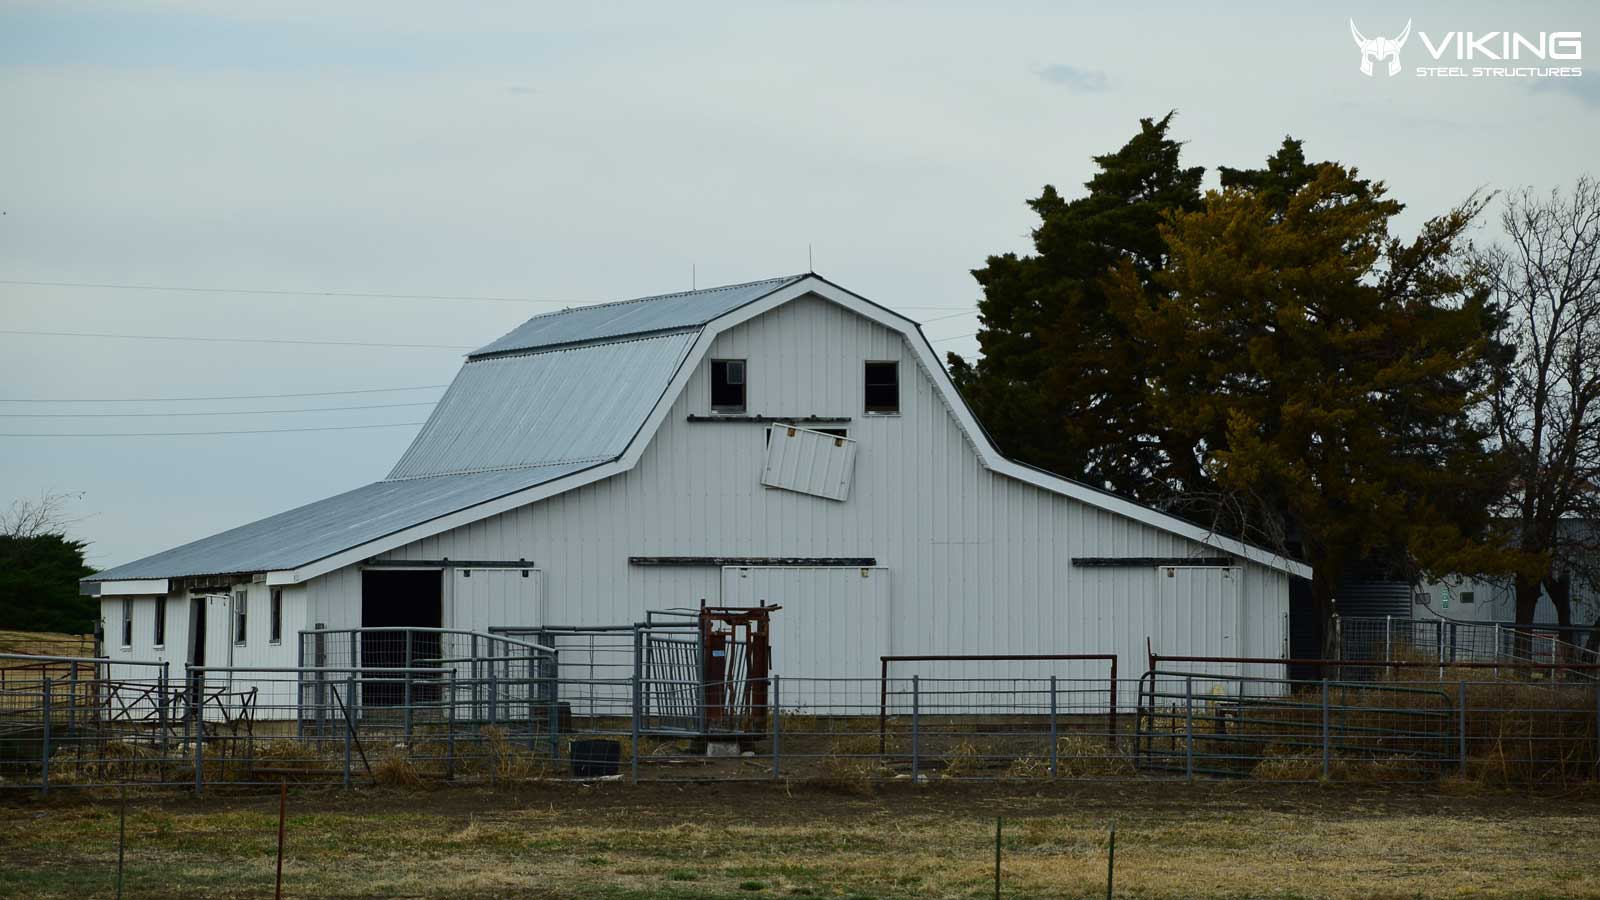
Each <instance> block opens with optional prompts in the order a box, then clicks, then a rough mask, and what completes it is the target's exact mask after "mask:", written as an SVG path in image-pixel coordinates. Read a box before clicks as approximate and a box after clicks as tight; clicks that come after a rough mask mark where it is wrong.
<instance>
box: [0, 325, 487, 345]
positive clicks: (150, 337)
mask: <svg viewBox="0 0 1600 900" xmlns="http://www.w3.org/2000/svg"><path fill="white" fill-rule="evenodd" d="M0 334H22V335H37V336H42V337H86V338H120V339H125V340H134V341H200V342H203V343H221V344H310V345H315V346H321V347H390V348H398V349H404V350H473V349H476V348H475V347H469V346H463V345H460V344H382V343H374V342H371V341H313V340H301V339H298V338H232V337H188V336H178V335H168V334H110V333H106V332H97V331H23V330H20V329H11V328H0Z"/></svg>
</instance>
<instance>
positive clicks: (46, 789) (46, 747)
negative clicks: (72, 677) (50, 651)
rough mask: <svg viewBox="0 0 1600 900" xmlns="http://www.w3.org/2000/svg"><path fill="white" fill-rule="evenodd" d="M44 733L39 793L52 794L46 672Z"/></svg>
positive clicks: (46, 679)
mask: <svg viewBox="0 0 1600 900" xmlns="http://www.w3.org/2000/svg"><path fill="white" fill-rule="evenodd" d="M43 699H44V734H43V735H42V738H43V739H42V740H41V741H40V742H39V744H40V750H39V752H40V753H41V754H43V756H42V758H41V759H40V760H39V793H41V794H43V795H45V796H47V797H48V796H49V795H50V674H49V673H48V672H46V673H45V678H44V698H43Z"/></svg>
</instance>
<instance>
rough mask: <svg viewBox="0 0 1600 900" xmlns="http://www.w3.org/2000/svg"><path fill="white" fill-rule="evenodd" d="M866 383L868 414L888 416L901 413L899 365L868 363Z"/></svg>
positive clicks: (893, 363) (892, 363)
mask: <svg viewBox="0 0 1600 900" xmlns="http://www.w3.org/2000/svg"><path fill="white" fill-rule="evenodd" d="M865 383H866V392H865V393H866V401H867V402H866V408H867V412H869V413H880V414H888V413H898V412H899V411H900V364H899V363H895V362H869V363H867V371H866V379H865Z"/></svg>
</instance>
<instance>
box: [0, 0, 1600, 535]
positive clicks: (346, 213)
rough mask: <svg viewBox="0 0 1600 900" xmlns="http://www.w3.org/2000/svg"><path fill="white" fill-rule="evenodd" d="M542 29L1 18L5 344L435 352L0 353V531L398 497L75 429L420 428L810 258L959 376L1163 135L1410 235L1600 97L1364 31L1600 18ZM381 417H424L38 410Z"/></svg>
mask: <svg viewBox="0 0 1600 900" xmlns="http://www.w3.org/2000/svg"><path fill="white" fill-rule="evenodd" d="M537 6H538V5H537V4H533V3H527V2H513V0H507V2H497V3H467V2H460V3H449V4H445V3H437V2H412V0H385V2H381V3H380V2H365V0H362V2H354V0H353V2H344V3H328V2H325V0H316V2H311V0H275V2H272V3H258V4H242V3H236V2H210V0H171V2H149V3H115V2H106V3H95V2H79V3H73V4H65V3H61V2H59V0H54V2H45V3H0V121H3V122H4V132H3V135H4V136H3V139H0V211H3V213H4V215H0V280H4V281H5V282H7V283H4V284H0V330H4V331H6V332H16V331H31V332H39V331H53V332H78V333H84V332H88V333H95V334H113V335H152V336H169V337H175V336H191V337H209V338H248V339H252V340H261V341H266V340H273V339H283V340H309V341H353V342H365V343H376V344H408V345H438V346H431V347H393V346H390V347H360V346H345V347H342V346H321V345H309V344H294V343H268V342H260V343H244V342H240V343H222V342H200V341H157V340H135V339H126V338H113V337H83V336H44V335H38V334H15V333H0V413H3V414H4V417H3V419H0V432H3V433H4V436H0V505H3V504H4V503H6V502H9V500H10V498H14V497H27V496H36V495H37V494H38V493H39V492H41V491H75V492H78V491H81V492H82V493H83V497H82V499H81V500H79V501H77V502H75V503H74V505H73V507H72V513H73V515H75V516H78V517H81V520H80V521H79V522H78V523H77V524H76V525H75V526H74V530H75V531H76V533H77V534H78V535H79V536H80V537H82V538H84V539H86V540H89V541H91V542H92V545H91V547H90V551H89V557H90V561H91V563H92V564H94V565H96V566H107V565H112V564H115V563H120V562H126V561H128V560H131V559H133V558H136V557H138V556H142V555H145V554H148V553H152V552H155V551H158V550H161V549H164V548H166V547H169V546H173V545H175V544H178V543H181V542H184V541H188V540H192V539H194V538H198V537H202V536H204V535H206V534H209V533H212V532H215V531H218V530H221V529H224V528H227V527H231V526H234V525H238V524H242V523H244V522H247V521H250V520H252V519H255V518H259V517H261V516H263V515H268V514H271V513H274V512H279V511H281V510H284V509H288V508H291V507H293V506H296V505H299V504H301V503H305V502H308V501H311V500H315V499H318V498H320V497H324V496H327V495H330V494H333V493H337V492H339V491H342V490H345V489H349V488H352V487H356V486H359V485H361V484H365V483H367V482H369V481H373V480H376V479H378V478H381V477H382V476H383V475H384V474H385V472H386V471H387V470H388V468H389V467H390V466H391V465H392V463H393V462H394V460H395V459H396V458H398V456H399V454H400V453H401V451H402V450H403V449H404V448H405V446H406V444H407V443H408V442H409V440H410V438H411V436H412V435H413V434H414V433H415V431H416V427H415V425H404V424H397V425H395V427H379V428H370V429H359V430H355V429H352V430H321V431H277V432H276V433H270V434H256V435H238V434H230V435H210V436H202V435H189V436H174V435H159V436H137V437H121V438H117V437H91V436H84V435H88V434H102V433H106V432H114V433H131V432H195V431H243V430H268V429H291V428H324V427H330V426H339V427H341V428H342V427H344V426H354V425H386V424H390V423H417V422H421V421H422V420H423V419H424V418H425V417H426V415H427V411H428V405H427V404H428V403H429V402H431V401H432V400H434V399H436V398H437V397H438V396H439V394H440V393H441V390H440V389H439V388H437V387H434V388H427V389H415V388H421V387H422V386H427V385H435V386H437V385H443V384H445V383H447V382H448V381H449V380H450V378H451V377H452V375H453V374H454V372H455V370H456V369H457V367H458V366H459V365H460V361H461V353H462V352H463V351H462V350H461V349H456V348H467V347H473V346H477V345H481V344H484V343H487V342H488V341H490V340H492V339H493V338H495V337H497V336H499V335H500V334H502V333H503V332H505V331H507V330H509V329H510V328H511V327H512V326H514V325H515V324H517V323H518V322H520V321H521V320H522V319H524V318H526V317H527V316H529V315H532V314H534V313H538V312H544V311H548V310H551V309H556V308H560V307H561V306H564V305H571V304H577V303H583V302H591V301H597V300H607V299H622V298H628V297H633V296H639V295H642V294H649V293H661V292H665V291H674V290H682V289H686V288H688V287H689V286H690V280H691V273H692V272H693V273H695V274H694V276H693V277H695V278H697V279H698V283H699V285H700V286H702V287H704V286H708V285H713V284H722V283H728V282H736V281H745V280H751V279H755V278H761V277H766V276H771V275H778V274H789V273H793V272H797V271H804V270H805V269H806V266H807V247H808V245H809V246H811V247H812V248H813V252H814V259H815V266H816V269H817V271H818V272H821V273H822V274H824V275H827V276H828V277H830V278H832V279H833V280H835V281H837V282H839V283H841V284H843V285H845V286H846V287H848V288H850V289H852V290H854V291H856V292H858V293H861V294H863V295H865V296H867V297H869V298H871V299H873V300H876V301H878V302H880V303H883V304H885V305H888V306H892V307H896V308H899V309H901V310H903V311H905V312H906V313H907V314H909V315H911V316H912V317H913V318H916V319H918V320H920V321H925V322H927V323H928V324H927V325H926V328H925V330H926V332H927V333H928V334H929V336H930V337H931V338H932V339H933V340H934V341H935V342H936V346H937V347H939V348H940V349H942V350H957V351H960V352H963V353H971V352H972V351H973V350H974V349H975V347H976V344H975V341H974V340H973V339H972V338H971V337H968V336H966V335H970V333H971V332H973V331H974V330H976V328H977V324H976V321H975V319H974V318H973V316H972V314H971V310H972V305H973V303H974V301H975V300H976V297H977V293H978V292H977V288H976V285H975V283H974V282H973V280H972V277H971V275H970V274H969V270H970V269H972V268H974V267H978V266H981V265H982V264H983V261H984V258H985V256H986V255H988V254H991V253H997V252H1003V251H1008V250H1019V251H1020V250H1025V249H1027V248H1028V247H1029V243H1028V231H1029V229H1030V228H1031V227H1032V226H1033V225H1034V220H1033V219H1032V217H1031V215H1030V213H1029V211H1028V209H1027V208H1026V206H1025V205H1024V201H1025V200H1026V199H1027V198H1029V197H1033V196H1035V195H1037V193H1038V191H1039V188H1040V187H1041V186H1042V185H1044V184H1046V183H1054V184H1056V185H1058V186H1059V187H1061V189H1062V190H1063V191H1064V192H1066V193H1067V194H1068V195H1073V194H1075V193H1077V191H1078V190H1079V185H1080V184H1081V183H1082V182H1083V181H1084V180H1085V179H1086V178H1087V177H1088V176H1089V175H1090V173H1091V164H1090V160H1089V157H1090V156H1091V155H1092V154H1095V153H1102V152H1106V151H1109V150H1112V149H1114V148H1116V147H1117V146H1119V145H1120V144H1121V143H1122V142H1123V141H1125V140H1126V139H1127V138H1128V137H1129V136H1130V135H1132V134H1133V132H1134V131H1135V130H1136V128H1137V120H1138V118H1139V117H1141V116H1158V115H1161V114H1163V113H1165V112H1166V111H1167V110H1169V109H1176V110H1178V113H1179V115H1178V118H1177V120H1176V127H1175V135H1176V136H1177V137H1178V138H1180V139H1182V140H1185V141H1187V142H1188V146H1187V148H1186V153H1187V156H1188V162H1189V164H1191V165H1204V166H1206V167H1207V169H1208V170H1212V171H1213V172H1214V169H1215V167H1216V166H1217V165H1218V164H1228V165H1234V166H1242V165H1247V164H1251V163H1255V162H1257V161H1259V160H1260V159H1262V158H1263V157H1264V156H1266V155H1267V154H1268V153H1269V152H1271V151H1272V150H1273V149H1274V148H1275V147H1276V145H1277V144H1278V142H1279V141H1280V140H1281V139H1282V138H1283V136H1284V135H1285V134H1292V135H1294V136H1296V137H1299V138H1302V139H1304V140H1305V141H1306V144H1307V151H1308V153H1309V154H1310V155H1311V156H1312V157H1313V158H1316V159H1325V158H1332V159H1338V160H1341V161H1344V162H1346V163H1349V164H1353V165H1357V166H1359V167H1360V168H1361V170H1362V171H1363V172H1364V173H1366V174H1368V175H1370V176H1372V177H1376V178H1381V179H1383V180H1384V181H1386V182H1388V183H1389V185H1390V186H1391V188H1392V190H1393V192H1394V194H1395V195H1396V196H1397V197H1398V198H1399V199H1401V200H1402V201H1404V202H1405V203H1406V204H1408V207H1409V208H1408V211H1407V214H1406V217H1405V220H1404V221H1403V222H1402V225H1403V226H1404V227H1408V228H1409V227H1415V225H1416V224H1417V223H1418V222H1419V221H1420V220H1421V219H1422V218H1423V217H1424V216H1426V215H1430V214H1433V213H1437V212H1439V211H1441V210H1443V209H1444V208H1446V207H1448V206H1449V205H1451V204H1453V203H1455V202H1457V201H1459V200H1460V199H1461V198H1462V197H1463V196H1465V195H1466V194H1467V193H1468V192H1470V191H1471V190H1473V189H1474V188H1477V187H1480V186H1485V187H1491V188H1504V187H1512V186H1517V185H1523V184H1533V185H1538V186H1543V187H1550V186H1554V185H1556V184H1558V183H1563V182H1570V181H1571V179H1573V178H1574V177H1576V176H1577V175H1579V174H1580V173H1582V172H1584V171H1586V169H1588V170H1593V169H1594V168H1595V166H1594V163H1595V160H1596V158H1597V151H1596V144H1597V140H1596V139H1597V137H1600V129H1597V116H1600V72H1596V73H1595V74H1593V75H1588V76H1585V77H1583V78H1576V79H1559V80H1548V81H1545V82H1537V81H1534V80H1530V79H1519V80H1514V81H1513V80H1494V79H1470V78H1461V79H1435V80H1428V79H1421V78H1416V77H1414V76H1413V75H1412V74H1411V73H1410V72H1409V67H1412V66H1416V65H1423V64H1426V63H1428V62H1429V61H1428V59H1427V57H1426V55H1425V53H1424V51H1423V49H1422V46H1421V42H1420V41H1419V40H1418V39H1417V38H1416V37H1415V36H1413V37H1412V38H1411V39H1410V41H1409V42H1408V43H1407V45H1406V47H1405V48H1404V50H1403V58H1404V60H1405V62H1406V64H1407V67H1408V71H1407V72H1404V73H1402V75H1401V76H1398V77H1395V78H1393V79H1391V78H1389V77H1387V76H1386V75H1385V74H1384V72H1383V67H1382V66H1381V65H1380V67H1379V70H1378V72H1377V74H1376V76H1374V77H1371V78H1369V77H1366V76H1363V75H1362V74H1361V73H1360V71H1359V69H1358V65H1359V62H1360V54H1359V51H1358V50H1357V49H1356V47H1355V44H1354V43H1353V41H1352V38H1351V35H1350V30H1349V23H1348V21H1347V20H1348V18H1349V17H1354V18H1355V20H1356V22H1357V24H1358V25H1359V27H1360V28H1361V29H1362V30H1363V32H1365V33H1366V34H1367V35H1368V36H1379V35H1384V36H1390V37H1392V36H1395V35H1398V34H1399V33H1400V31H1401V30H1402V28H1403V27H1404V25H1405V22H1406V20H1407V19H1408V18H1410V19H1412V20H1414V26H1413V27H1414V28H1415V29H1417V30H1418V31H1423V32H1428V33H1430V35H1432V36H1433V39H1434V40H1435V41H1437V40H1438V36H1439V35H1441V34H1443V33H1445V32H1448V31H1452V30H1475V31H1479V32H1482V31H1490V30H1517V31H1521V32H1524V33H1529V34H1533V33H1537V32H1539V31H1583V32H1586V34H1587V36H1589V37H1590V39H1591V40H1592V41H1600V15H1597V13H1596V10H1597V9H1600V7H1597V6H1596V5H1595V4H1593V3H1565V4H1563V3H1545V4H1533V3H1522V4H1515V5H1513V4H1504V3H1497V4H1481V5H1476V6H1469V5H1466V4H1459V3H1458V4H1440V3H1413V4H1410V5H1409V6H1403V7H1397V6H1394V5H1393V4H1388V3H1351V4H1335V5H1329V4H1327V3H1320V2H1319V3H1307V4H1303V5H1302V6H1301V11H1294V10H1293V9H1290V8H1289V7H1290V4H1287V3H1272V4H1265V3H1263V4H1258V5H1246V4H1228V12H1205V11H1201V10H1200V9H1199V8H1198V7H1199V6H1200V5H1199V4H1192V3H1182V4H1177V3H1175V4H1106V3H1103V2H1099V3H1093V4H1088V3H1085V4H1073V3H1067V2H1061V0H1055V2H1048V3H1039V4H1012V5H1009V6H1008V7H1007V8H1006V9H1005V10H1003V11H997V10H996V9H993V8H991V7H993V6H995V4H989V3H984V4H977V3H973V4H963V3H909V2H907V3H882V4H846V3H837V4H829V3H781V4H765V3H759V2H741V3H737V4H731V3H730V4H724V5H720V6H705V5H699V4H691V3H683V2H679V3H659V2H656V3H647V4H639V5H636V6H624V5H607V6H606V8H605V10H604V11H594V10H587V9H584V8H583V7H585V6H587V4H575V3H562V4H551V5H550V6H549V7H547V8H542V9H541V8H537ZM1108 10H1111V11H1108ZM1134 10H1137V11H1134ZM1589 55H1590V56H1595V55H1600V46H1597V47H1596V48H1595V50H1594V51H1593V52H1591V53H1590V54H1589ZM1580 64H1581V63H1580ZM1592 64H1593V65H1595V66H1596V67H1597V68H1600V59H1597V60H1595V61H1594V62H1593V63H1592ZM1208 183H1209V184H1215V176H1214V174H1213V175H1211V176H1210V177H1209V179H1208ZM16 282H73V283H77V284H79V285H155V286H161V287H164V288H198V289H212V288H230V289H239V290H241V291H243V290H251V291H259V292H260V293H242V292H235V293H223V292H211V291H206V290H185V291H177V290H130V289H115V288H109V287H90V286H71V287H67V286H47V285H39V284H31V285H28V284H17V283H16ZM271 292H290V293H271ZM293 292H344V293H366V294H393V295H445V296H451V297H495V298H519V301H518V302H505V301H499V300H453V301H447V300H423V299H403V298H396V297H367V298H360V297H349V296H307V295H303V294H298V293H293ZM934 319H937V321H930V320H934ZM377 388H414V389H413V390H405V391H394V392H387V393H362V394H338V395H332V394H330V395H328V396H319V397H286V398H265V399H258V400H216V401H211V402H193V401H173V402H160V403H157V402H137V403H110V402H94V403H85V402H77V403H69V402H49V403H40V402H19V401H30V400H31V401H38V400H47V401H69V400H95V401H105V400H114V399H124V398H125V399H147V398H171V397H211V396H234V395H252V394H286V393H311V392H330V391H358V390H367V389H377ZM402 403H410V404H417V405H409V406H397V405H393V404H402ZM375 405H381V406H382V408H371V409H325V410H324V411H321V412H301V411H298V410H305V409H308V408H311V407H324V408H326V407H349V406H375ZM245 410H296V411H294V412H254V413H252V412H242V411H245ZM216 411H226V412H229V413H230V414H229V415H182V416H179V415H148V414H150V413H176V412H184V413H205V412H216ZM106 413H117V414H120V415H118V416H115V417H112V416H104V415H93V416H89V415H85V414H106ZM134 413H138V414H140V415H130V414H134ZM24 414H31V415H34V416H40V415H41V414H44V415H48V416H52V417H49V418H46V417H22V416H23V415H24ZM65 415H74V416H82V417H76V418H63V417H61V416H65ZM39 433H50V434H56V435H66V434H74V435H79V436H56V437H37V436H23V435H36V434H39Z"/></svg>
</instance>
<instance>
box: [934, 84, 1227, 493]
mask: <svg viewBox="0 0 1600 900" xmlns="http://www.w3.org/2000/svg"><path fill="white" fill-rule="evenodd" d="M1172 118H1173V114H1172V113H1168V114H1167V115H1166V116H1164V117H1162V118H1161V119H1159V120H1155V119H1143V120H1141V121H1140V129H1139V133H1138V134H1136V135H1134V136H1133V138H1132V139H1131V140H1129V141H1128V142H1127V143H1126V144H1125V145H1123V147H1122V148H1121V149H1120V150H1117V151H1116V152H1115V153H1108V154H1105V155H1103V156H1097V157H1095V159H1094V161H1095V164H1096V166H1098V167H1099V171H1098V172H1096V173H1095V175H1094V176H1093V177H1092V178H1090V179H1089V181H1088V182H1086V183H1085V184H1084V188H1085V191H1086V193H1085V194H1084V195H1083V196H1080V197H1076V198H1074V199H1071V200H1068V199H1066V198H1063V197H1062V196H1061V194H1059V193H1058V192H1057V191H1056V189H1055V188H1054V187H1052V186H1049V185H1046V186H1045V188H1044V190H1043V192H1042V193H1041V194H1040V195H1039V197H1037V198H1036V199H1034V200H1030V201H1029V202H1028V205H1029V206H1030V207H1032V208H1033V211H1034V212H1035V213H1036V214H1037V215H1038V216H1039V226H1038V227H1037V228H1035V229H1034V231H1033V245H1034V254H1033V255H1031V256H1018V255H1016V254H1014V253H1006V254H1003V255H1000V256H991V257H989V260H988V263H987V264H986V265H985V266H984V267H983V268H981V269H978V270H976V271H974V272H973V275H974V276H975V277H976V278H977V280H978V283H979V284H980V285H981V286H982V287H983V299H982V300H980V301H979V303H978V311H979V316H980V319H981V321H982V330H981V331H979V332H978V343H979V346H980V347H981V348H982V350H983V356H982V357H981V358H980V359H978V360H977V361H976V362H969V361H967V360H966V359H963V358H962V357H961V356H959V355H956V354H950V357H949V363H950V369H951V375H952V377H953V378H954V379H955V382H956V384H957V386H958V387H959V388H960V389H961V392H962V394H963V395H964V396H965V398H966V399H967V401H968V402H969V403H970V404H972V406H973V408H974V410H975V411H976V413H977V415H978V418H979V419H980V420H981V421H982V422H983V424H984V427H985V428H986V429H988V431H989V432H990V434H991V435H992V436H993V437H994V438H995V440H996V441H997V442H998V443H999V445H1000V447H1001V449H1002V450H1003V451H1004V452H1005V453H1007V454H1008V455H1010V456H1013V457H1016V458H1018V459H1021V460H1023V461H1024V462H1028V463H1031V464H1033V465H1037V466H1040V467H1042V468H1045V469H1049V470H1051V471H1053V472H1057V473H1060V474H1062V475H1066V476H1069V477H1072V478H1077V479H1080V480H1083V481H1087V482H1089V483H1091V484H1094V485H1096V486H1100V487H1108V488H1111V489H1113V490H1116V491H1119V492H1122V493H1125V494H1129V495H1131V496H1135V497H1139V498H1142V499H1145V500H1157V499H1159V498H1160V497H1162V496H1164V495H1166V494H1167V493H1169V492H1170V490H1171V489H1172V488H1173V487H1174V486H1175V485H1176V486H1183V484H1184V483H1185V482H1186V481H1188V480H1193V479H1196V478H1200V477H1202V475H1203V473H1201V472H1200V471H1199V469H1198V466H1197V465H1196V464H1194V462H1193V460H1192V457H1190V456H1189V455H1187V454H1186V453H1185V452H1183V449H1182V448H1181V447H1180V448H1179V449H1178V450H1176V451H1174V449H1173V448H1172V447H1170V446H1164V445H1163V441H1162V439H1163V437H1164V436H1165V432H1164V431H1163V430H1162V429H1161V428H1160V427H1159V424H1158V423H1155V422H1152V421H1150V420H1149V418H1148V416H1147V411H1146V408H1145V406H1144V404H1143V402H1142V400H1143V395H1144V382H1145V381H1146V379H1147V378H1148V375H1149V372H1148V363H1149V362H1150V361H1149V360H1148V359H1147V358H1146V356H1145V355H1144V354H1143V353H1142V352H1141V350H1140V348H1139V347H1138V346H1137V345H1136V344H1135V343H1134V342H1133V341H1132V340H1131V339H1130V335H1129V334H1128V330H1127V325H1126V323H1125V322H1124V321H1123V320H1122V319H1121V318H1119V317H1118V316H1116V315H1115V314H1114V312H1113V310H1112V309H1111V306H1110V303H1109V300H1108V298H1107V296H1106V291H1105V281H1104V279H1105V276H1106V273H1107V272H1108V271H1110V270H1111V268H1112V267H1113V266H1114V265H1117V264H1122V265H1125V266H1126V271H1127V272H1128V273H1130V276H1131V277H1132V278H1133V279H1134V280H1135V282H1136V284H1137V285H1139V286H1140V287H1145V288H1152V279H1153V277H1154V276H1155V274H1156V273H1157V272H1159V271H1160V270H1161V269H1162V268H1163V267H1164V266H1165V265H1166V260H1167V247H1166V244H1165V242H1164V241H1163V240H1162V237H1161V230H1160V229H1161V223H1162V221H1163V217H1164V216H1165V215H1166V214H1167V212H1168V211H1170V210H1193V209H1197V208H1198V207H1199V205H1200V179H1201V177H1202V175H1203V174H1204V172H1205V170H1204V169H1203V168H1200V167H1185V166H1183V165H1182V164H1181V160H1180V156H1181V150H1182V145H1181V144H1179V143H1178V142H1177V141H1174V140H1172V139H1171V138H1169V137H1168V135H1167V132H1168V129H1169V127H1170V125H1171V123H1172Z"/></svg>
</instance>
